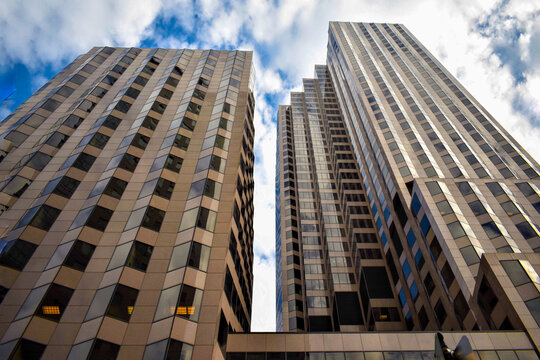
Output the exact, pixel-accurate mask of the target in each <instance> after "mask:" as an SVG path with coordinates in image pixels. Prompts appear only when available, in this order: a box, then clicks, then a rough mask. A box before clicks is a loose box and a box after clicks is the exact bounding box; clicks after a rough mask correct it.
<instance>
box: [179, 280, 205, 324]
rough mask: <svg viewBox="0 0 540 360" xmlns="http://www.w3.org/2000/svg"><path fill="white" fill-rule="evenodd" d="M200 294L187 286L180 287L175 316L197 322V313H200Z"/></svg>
mask: <svg viewBox="0 0 540 360" xmlns="http://www.w3.org/2000/svg"><path fill="white" fill-rule="evenodd" d="M202 294H203V291H202V290H199V289H196V288H194V287H191V286H189V285H184V286H183V287H182V294H181V295H180V301H179V302H178V306H177V308H176V315H177V316H180V317H184V318H186V319H189V320H191V321H198V320H199V313H200V311H201V300H202Z"/></svg>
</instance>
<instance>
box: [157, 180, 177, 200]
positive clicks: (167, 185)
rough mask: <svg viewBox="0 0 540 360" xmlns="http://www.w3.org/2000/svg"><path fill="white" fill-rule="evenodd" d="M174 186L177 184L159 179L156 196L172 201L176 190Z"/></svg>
mask: <svg viewBox="0 0 540 360" xmlns="http://www.w3.org/2000/svg"><path fill="white" fill-rule="evenodd" d="M174 185H175V184H174V183H173V182H172V181H169V180H165V179H163V178H159V180H158V181H157V184H156V188H155V190H154V194H155V195H158V196H161V197H163V198H165V199H170V198H171V195H172V192H173V190H174Z"/></svg>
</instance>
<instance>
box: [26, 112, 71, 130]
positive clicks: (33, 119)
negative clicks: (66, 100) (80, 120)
mask: <svg viewBox="0 0 540 360" xmlns="http://www.w3.org/2000/svg"><path fill="white" fill-rule="evenodd" d="M70 116H75V115H70ZM76 117H78V116H76ZM44 121H45V118H44V117H43V116H41V115H38V114H32V115H30V116H29V117H28V119H26V120H25V121H24V123H25V124H26V125H28V126H30V127H33V128H37V127H38V126H39V125H41V124H43V122H44Z"/></svg>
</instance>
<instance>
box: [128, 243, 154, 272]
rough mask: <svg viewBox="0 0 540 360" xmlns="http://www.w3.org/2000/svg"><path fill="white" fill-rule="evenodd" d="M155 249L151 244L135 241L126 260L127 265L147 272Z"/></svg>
mask: <svg viewBox="0 0 540 360" xmlns="http://www.w3.org/2000/svg"><path fill="white" fill-rule="evenodd" d="M153 249H154V248H153V247H152V246H150V245H147V244H144V243H141V242H138V241H134V242H133V245H132V247H131V251H130V252H129V255H128V257H127V260H126V266H128V267H130V268H133V269H136V270H140V271H143V272H145V271H146V268H147V267H148V263H149V262H150V257H151V256H152V251H153Z"/></svg>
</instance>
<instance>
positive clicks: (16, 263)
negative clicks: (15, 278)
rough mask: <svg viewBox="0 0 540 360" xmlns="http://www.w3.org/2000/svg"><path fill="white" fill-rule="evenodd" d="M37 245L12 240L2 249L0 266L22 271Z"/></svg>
mask: <svg viewBox="0 0 540 360" xmlns="http://www.w3.org/2000/svg"><path fill="white" fill-rule="evenodd" d="M36 248H37V245H35V244H32V243H30V242H28V241H24V240H20V239H18V240H13V241H10V242H8V243H6V245H5V247H4V249H2V252H1V253H0V265H4V266H7V267H10V268H13V269H17V270H22V269H23V268H24V266H25V265H26V263H27V262H28V260H30V258H31V257H32V254H33V253H34V251H35V250H36Z"/></svg>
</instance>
